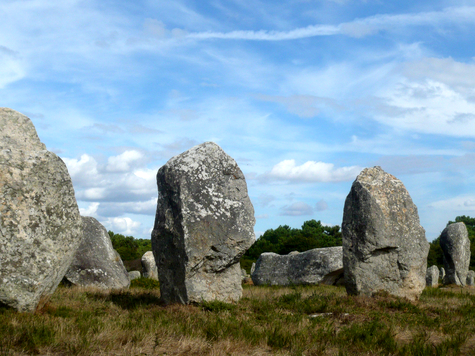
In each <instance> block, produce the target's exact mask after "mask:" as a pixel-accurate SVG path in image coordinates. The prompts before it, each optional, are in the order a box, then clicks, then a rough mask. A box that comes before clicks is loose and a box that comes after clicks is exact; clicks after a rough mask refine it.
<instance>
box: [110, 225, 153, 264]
mask: <svg viewBox="0 0 475 356" xmlns="http://www.w3.org/2000/svg"><path fill="white" fill-rule="evenodd" d="M109 236H110V238H111V242H112V246H113V247H114V249H115V250H116V251H117V252H118V253H119V255H120V258H121V259H122V261H132V260H136V259H139V258H141V257H142V256H143V254H144V253H145V252H147V251H151V250H152V242H151V241H150V240H147V239H136V238H134V237H133V236H124V235H122V234H115V233H114V232H112V231H109Z"/></svg>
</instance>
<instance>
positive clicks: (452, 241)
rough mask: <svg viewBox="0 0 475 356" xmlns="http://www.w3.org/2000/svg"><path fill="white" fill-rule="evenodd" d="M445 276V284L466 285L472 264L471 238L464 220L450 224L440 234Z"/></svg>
mask: <svg viewBox="0 0 475 356" xmlns="http://www.w3.org/2000/svg"><path fill="white" fill-rule="evenodd" d="M440 247H441V248H442V253H443V258H444V267H445V277H444V281H443V282H444V284H456V285H458V286H464V285H465V284H466V281H467V273H468V267H469V265H470V240H469V239H468V232H467V227H466V226H465V224H464V223H463V222H459V223H455V224H450V225H449V226H447V227H446V228H445V229H444V231H442V234H441V235H440Z"/></svg>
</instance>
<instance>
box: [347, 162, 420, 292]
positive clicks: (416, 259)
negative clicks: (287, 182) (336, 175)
mask: <svg viewBox="0 0 475 356" xmlns="http://www.w3.org/2000/svg"><path fill="white" fill-rule="evenodd" d="M342 235H343V265H344V275H345V286H346V290H347V292H348V293H349V294H353V295H368V296H369V295H372V294H374V293H376V292H378V291H380V290H381V291H387V292H389V293H390V294H392V295H395V296H400V297H406V298H408V299H410V300H416V299H418V298H419V296H420V294H421V293H422V290H423V289H424V287H425V285H426V280H425V277H426V269H427V255H428V253H429V243H428V242H427V240H426V238H425V230H424V229H423V228H422V226H421V225H420V223H419V215H418V213H417V207H416V206H415V204H414V203H413V201H412V199H411V197H410V196H409V193H408V192H407V190H406V188H405V187H404V185H403V183H402V182H401V181H400V180H399V179H397V178H396V177H394V176H393V175H391V174H388V173H386V172H385V171H383V170H382V169H381V167H373V168H366V169H364V170H363V171H362V172H361V173H360V174H359V175H358V177H357V178H356V180H355V181H354V183H353V185H352V187H351V191H350V193H349V194H348V196H347V198H346V201H345V207H344V212H343V223H342Z"/></svg>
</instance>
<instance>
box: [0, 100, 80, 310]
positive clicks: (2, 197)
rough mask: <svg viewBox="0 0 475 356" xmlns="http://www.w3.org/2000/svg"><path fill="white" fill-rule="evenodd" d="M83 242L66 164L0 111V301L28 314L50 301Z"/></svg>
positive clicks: (15, 115)
mask: <svg viewBox="0 0 475 356" xmlns="http://www.w3.org/2000/svg"><path fill="white" fill-rule="evenodd" d="M81 238H82V229H81V219H80V215H79V209H78V206H77V203H76V198H75V196H74V189H73V185H72V182H71V178H70V176H69V173H68V170H67V168H66V165H65V164H64V163H63V161H62V160H61V159H60V158H59V157H58V156H56V155H55V154H54V153H52V152H49V151H47V150H46V147H45V145H44V144H43V143H41V141H40V139H39V138H38V135H37V134H36V130H35V127H34V126H33V123H32V122H31V121H30V119H29V118H27V117H26V116H24V115H22V114H20V113H19V112H16V111H14V110H11V109H8V108H0V303H2V304H5V305H8V306H10V307H12V308H14V309H16V310H18V311H21V312H24V311H28V312H33V311H35V310H36V309H37V308H41V307H42V305H43V304H44V303H45V302H46V301H47V300H48V299H49V296H50V295H51V294H52V293H53V292H54V291H55V290H56V287H57V286H58V284H59V283H60V282H61V280H62V278H63V276H64V274H65V273H66V270H67V269H68V267H69V265H70V264H71V260H72V258H73V255H74V253H75V252H76V249H77V248H78V246H79V244H80V242H81Z"/></svg>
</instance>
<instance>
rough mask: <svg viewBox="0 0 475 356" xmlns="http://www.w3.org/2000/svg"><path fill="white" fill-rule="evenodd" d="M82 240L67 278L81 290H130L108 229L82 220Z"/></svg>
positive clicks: (94, 220) (87, 217)
mask: <svg viewBox="0 0 475 356" xmlns="http://www.w3.org/2000/svg"><path fill="white" fill-rule="evenodd" d="M82 227H83V239H82V242H81V245H79V248H78V249H77V251H76V254H75V255H74V258H73V261H72V262H71V265H70V266H69V269H68V271H67V272H66V275H65V278H66V279H67V280H68V281H69V282H71V283H72V284H75V285H79V286H82V287H89V286H90V287H99V288H102V289H121V288H128V287H129V284H130V281H129V276H128V273H127V270H126V269H125V266H124V263H123V262H122V260H121V258H120V255H119V254H118V253H117V251H116V250H114V248H113V247H112V242H111V239H110V236H109V234H108V233H107V230H106V228H105V227H104V226H102V224H101V223H100V222H99V221H97V220H96V219H94V218H93V217H90V216H83V217H82Z"/></svg>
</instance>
